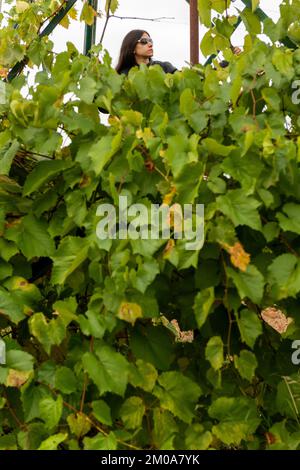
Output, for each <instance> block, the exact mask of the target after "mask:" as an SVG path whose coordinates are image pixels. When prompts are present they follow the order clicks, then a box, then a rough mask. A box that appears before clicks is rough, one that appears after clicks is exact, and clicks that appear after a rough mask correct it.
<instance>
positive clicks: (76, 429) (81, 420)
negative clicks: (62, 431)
mask: <svg viewBox="0 0 300 470" xmlns="http://www.w3.org/2000/svg"><path fill="white" fill-rule="evenodd" d="M67 421H68V425H69V427H70V430H71V432H72V433H73V434H75V436H76V437H77V438H80V437H82V436H85V434H87V433H88V432H89V430H90V429H91V423H90V421H89V420H88V419H87V416H85V415H84V414H82V413H76V414H72V415H69V416H68V417H67Z"/></svg>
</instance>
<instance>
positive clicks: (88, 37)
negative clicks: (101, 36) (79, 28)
mask: <svg viewBox="0 0 300 470" xmlns="http://www.w3.org/2000/svg"><path fill="white" fill-rule="evenodd" d="M88 2H89V5H91V7H92V8H93V9H94V10H95V11H97V8H98V0H88ZM96 25H97V16H95V18H94V23H93V24H92V25H91V26H90V25H88V24H86V25H85V32H84V46H83V51H84V54H85V55H88V54H89V51H90V50H91V47H92V46H93V45H94V44H95V42H96Z"/></svg>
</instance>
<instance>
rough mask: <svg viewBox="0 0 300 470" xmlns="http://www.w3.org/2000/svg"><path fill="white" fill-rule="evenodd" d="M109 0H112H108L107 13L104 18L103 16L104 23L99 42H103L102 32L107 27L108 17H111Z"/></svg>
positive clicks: (103, 32) (110, 0)
mask: <svg viewBox="0 0 300 470" xmlns="http://www.w3.org/2000/svg"><path fill="white" fill-rule="evenodd" d="M111 2H112V0H109V2H108V5H107V15H106V18H105V23H104V27H103V31H102V34H101V38H100V41H99V42H100V44H102V42H103V39H104V34H105V31H106V28H107V24H108V22H109V19H110V18H111V15H110V13H109V12H110V6H111Z"/></svg>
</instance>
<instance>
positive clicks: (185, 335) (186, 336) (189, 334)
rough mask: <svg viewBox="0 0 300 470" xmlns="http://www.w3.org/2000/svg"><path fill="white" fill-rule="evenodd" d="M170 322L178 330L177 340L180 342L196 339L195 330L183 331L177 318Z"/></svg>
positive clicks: (189, 341) (190, 341)
mask: <svg viewBox="0 0 300 470" xmlns="http://www.w3.org/2000/svg"><path fill="white" fill-rule="evenodd" d="M170 323H171V325H173V327H174V328H175V330H176V333H177V335H176V341H177V342H178V343H192V342H193V341H194V332H193V330H188V331H181V329H180V327H179V325H178V321H177V320H171V321H170Z"/></svg>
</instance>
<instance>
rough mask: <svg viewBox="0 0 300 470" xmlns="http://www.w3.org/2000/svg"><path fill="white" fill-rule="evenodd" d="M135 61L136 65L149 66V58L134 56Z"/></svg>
mask: <svg viewBox="0 0 300 470" xmlns="http://www.w3.org/2000/svg"><path fill="white" fill-rule="evenodd" d="M135 61H136V63H137V65H141V64H146V65H147V64H149V62H150V59H149V57H142V56H136V57H135Z"/></svg>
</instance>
